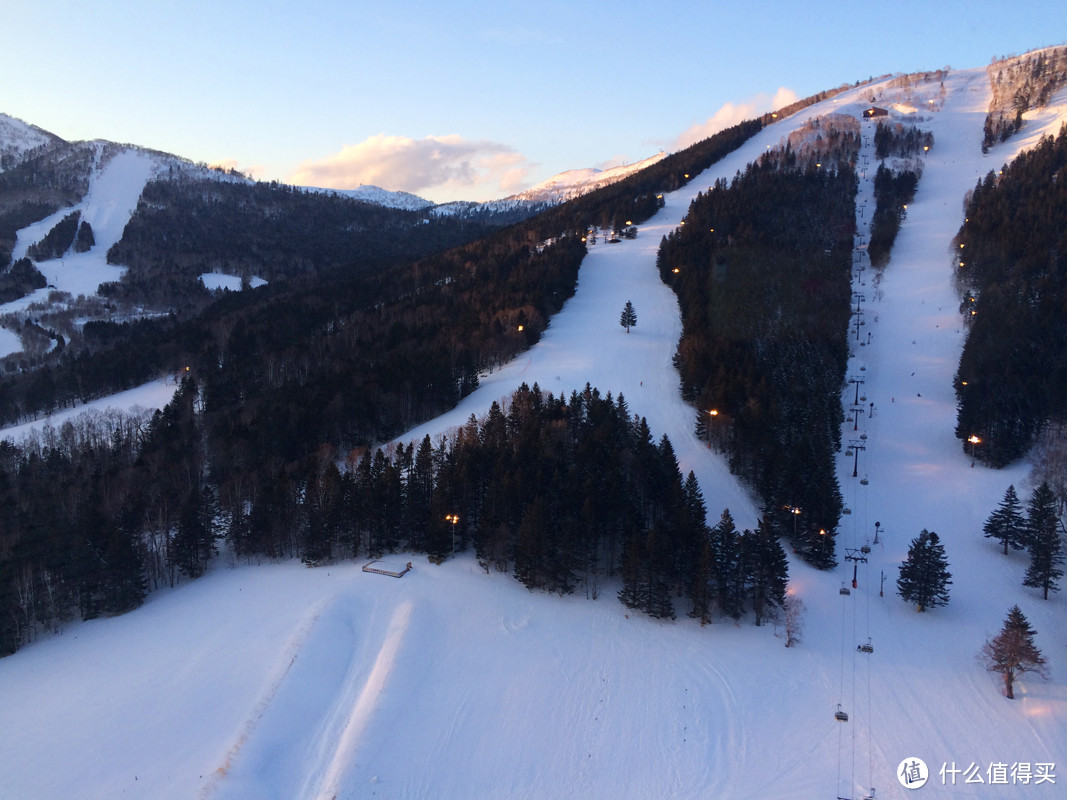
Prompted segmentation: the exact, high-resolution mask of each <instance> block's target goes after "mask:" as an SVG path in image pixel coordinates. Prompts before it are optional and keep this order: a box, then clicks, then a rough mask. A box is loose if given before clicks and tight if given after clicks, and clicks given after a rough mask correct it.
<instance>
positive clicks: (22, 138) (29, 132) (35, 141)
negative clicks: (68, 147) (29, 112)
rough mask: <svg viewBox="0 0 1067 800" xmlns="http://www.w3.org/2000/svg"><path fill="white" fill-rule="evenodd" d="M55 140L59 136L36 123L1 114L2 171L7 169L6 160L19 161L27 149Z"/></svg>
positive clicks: (0, 170)
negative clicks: (42, 128) (30, 123)
mask: <svg viewBox="0 0 1067 800" xmlns="http://www.w3.org/2000/svg"><path fill="white" fill-rule="evenodd" d="M55 141H58V137H56V136H53V135H52V134H50V133H47V132H46V131H43V130H41V129H40V128H38V127H36V126H34V125H29V124H27V123H25V122H23V121H22V120H20V119H16V118H15V117H11V116H8V115H7V114H0V172H3V171H4V169H5V167H4V162H5V161H6V160H8V159H10V160H11V161H12V162H13V163H18V161H20V160H21V158H22V156H23V155H24V154H25V153H26V152H27V151H29V150H33V149H34V148H35V147H40V146H41V145H45V144H49V143H51V142H55Z"/></svg>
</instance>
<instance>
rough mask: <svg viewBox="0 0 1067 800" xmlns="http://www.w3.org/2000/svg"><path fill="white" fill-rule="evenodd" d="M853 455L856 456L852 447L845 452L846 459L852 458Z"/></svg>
mask: <svg viewBox="0 0 1067 800" xmlns="http://www.w3.org/2000/svg"><path fill="white" fill-rule="evenodd" d="M853 455H855V454H854V453H853V452H852V448H851V447H850V448H848V449H847V450H846V451H845V457H846V458H852V456H853Z"/></svg>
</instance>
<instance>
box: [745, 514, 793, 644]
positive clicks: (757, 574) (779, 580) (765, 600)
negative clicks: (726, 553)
mask: <svg viewBox="0 0 1067 800" xmlns="http://www.w3.org/2000/svg"><path fill="white" fill-rule="evenodd" d="M743 538H744V540H745V542H746V545H747V547H746V550H747V555H746V557H745V564H746V568H747V570H748V576H747V581H746V582H747V583H748V588H749V595H750V596H751V598H752V611H753V612H754V613H755V615H756V624H757V625H762V624H763V618H764V617H765V616H766V615H767V614H768V613H769V612H770V611H773V609H775V608H782V607H783V605H784V603H785V590H786V586H787V585H788V583H789V559H788V558H787V557H786V555H785V550H783V549H782V545H781V543H780V542H779V541H778V536H777V535H776V534H775V533H774V530H773V529H772V527H771V524H770V521H769V520H768V518H766V517H764V518H763V519H761V520H760V524H759V528H757V529H756V530H755V531H745V534H744V537H743Z"/></svg>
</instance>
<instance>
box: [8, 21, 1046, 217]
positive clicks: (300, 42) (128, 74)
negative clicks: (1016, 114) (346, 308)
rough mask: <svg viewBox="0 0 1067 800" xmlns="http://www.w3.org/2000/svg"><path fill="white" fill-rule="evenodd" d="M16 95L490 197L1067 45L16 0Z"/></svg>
mask: <svg viewBox="0 0 1067 800" xmlns="http://www.w3.org/2000/svg"><path fill="white" fill-rule="evenodd" d="M14 3H15V7H13V8H8V9H6V10H5V12H4V15H3V16H4V33H5V35H4V45H3V47H0V112H4V113H7V114H10V115H12V116H15V117H18V118H20V119H23V120H25V121H26V122H31V123H33V124H36V125H39V126H41V127H42V128H45V129H47V130H50V131H52V132H53V133H56V134H58V135H59V136H62V137H63V138H65V139H69V140H78V139H94V138H103V139H109V140H112V141H118V142H127V143H132V144H137V145H142V146H145V147H151V148H155V149H158V150H164V151H167V152H171V153H175V154H177V155H181V156H184V157H186V158H190V159H192V160H194V161H205V162H208V163H223V164H226V165H230V166H234V167H236V168H237V169H240V170H242V171H245V172H248V173H250V174H252V175H254V176H255V177H257V178H261V179H278V180H284V181H289V182H295V183H302V184H315V185H331V186H337V187H339V188H342V187H344V188H350V187H353V186H356V185H358V184H359V183H373V184H375V185H379V186H382V187H384V188H387V189H398V190H405V191H411V192H414V193H416V194H420V195H422V196H423V197H427V198H429V199H432V200H436V201H444V200H449V199H478V200H483V199H490V198H494V197H501V196H504V195H507V194H511V193H514V192H515V191H519V190H521V189H522V188H526V187H528V186H530V185H532V184H534V183H537V182H540V181H541V180H544V179H546V178H548V177H551V176H552V175H554V174H556V173H558V172H561V171H563V170H567V169H574V168H582V167H604V166H612V165H615V164H619V163H625V162H631V161H637V160H639V159H642V158H645V157H647V156H649V155H652V154H653V153H655V152H657V151H658V150H660V149H663V150H667V151H671V150H674V149H677V148H678V147H679V146H680V145H682V144H686V143H688V141H689V140H690V139H692V138H693V137H694V136H697V135H700V134H701V133H707V132H709V131H711V130H713V129H714V128H715V127H717V126H720V125H725V124H732V123H733V122H734V121H737V119H738V118H740V117H745V116H751V115H753V114H755V113H761V112H763V111H768V110H771V107H772V106H774V105H777V104H779V103H780V102H782V101H785V100H788V99H789V98H790V97H794V96H797V97H804V96H807V95H810V94H813V93H815V92H818V91H820V90H823V89H827V88H831V87H834V86H837V85H840V84H842V83H853V82H855V81H857V80H862V79H866V78H868V77H871V76H877V75H881V74H885V73H898V72H911V71H917V70H924V69H937V68H939V67H943V66H946V65H948V66H952V67H955V68H970V67H984V66H985V65H986V64H988V63H989V61H990V59H991V58H993V57H995V56H1001V55H1010V54H1014V53H1021V52H1024V51H1026V50H1030V49H1033V48H1036V47H1042V46H1046V45H1053V44H1062V43H1064V42H1067V11H1065V10H1064V7H1063V3H1062V0H1055V1H1054V0H1048V1H1046V0H1037V1H1035V2H1024V3H1020V4H1017V5H1015V6H1014V7H1009V4H1007V3H1005V2H1003V0H999V2H987V0H974V1H972V2H957V1H956V0H948V1H947V2H938V3H930V2H928V0H922V1H921V2H919V1H917V0H899V1H897V0H895V1H894V2H893V3H887V2H882V3H866V2H852V3H847V4H846V3H840V2H829V0H814V1H813V2H807V3H797V2H762V3H751V4H750V3H741V2H732V3H721V2H717V1H716V0H709V1H708V2H702V3H695V2H691V3H684V2H677V1H676V0H661V2H657V3H649V2H643V3H636V2H629V0H621V1H618V2H613V3H587V2H580V0H578V1H576V0H569V1H568V2H555V1H554V0H550V1H549V2H529V1H527V2H522V3H518V2H508V1H507V0H499V2H497V3H485V2H468V0H451V2H450V3H448V4H447V5H446V4H444V3H440V2H433V3H431V2H404V1H403V0H400V1H399V2H388V0H386V2H374V3H368V2H362V1H361V0H355V1H352V0H349V2H316V0H302V1H301V2H290V1H289V0H260V1H259V2H226V0H213V1H212V2H201V1H200V0H190V1H188V2H182V0H171V1H170V2H157V1H156V0H140V1H139V2H121V1H117V0H115V1H112V2H108V1H107V0H101V1H100V2H94V3H84V2H72V1H71V0H33V1H32V2H31V1H30V0H14Z"/></svg>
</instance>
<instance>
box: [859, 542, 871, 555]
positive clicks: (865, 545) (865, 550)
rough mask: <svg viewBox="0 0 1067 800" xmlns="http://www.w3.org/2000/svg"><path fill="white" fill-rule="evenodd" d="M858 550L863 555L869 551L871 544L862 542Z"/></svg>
mask: <svg viewBox="0 0 1067 800" xmlns="http://www.w3.org/2000/svg"><path fill="white" fill-rule="evenodd" d="M860 552H861V553H863V555H867V554H868V553H870V552H871V546H870V545H869V544H864V545H863V547H861V548H860Z"/></svg>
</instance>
